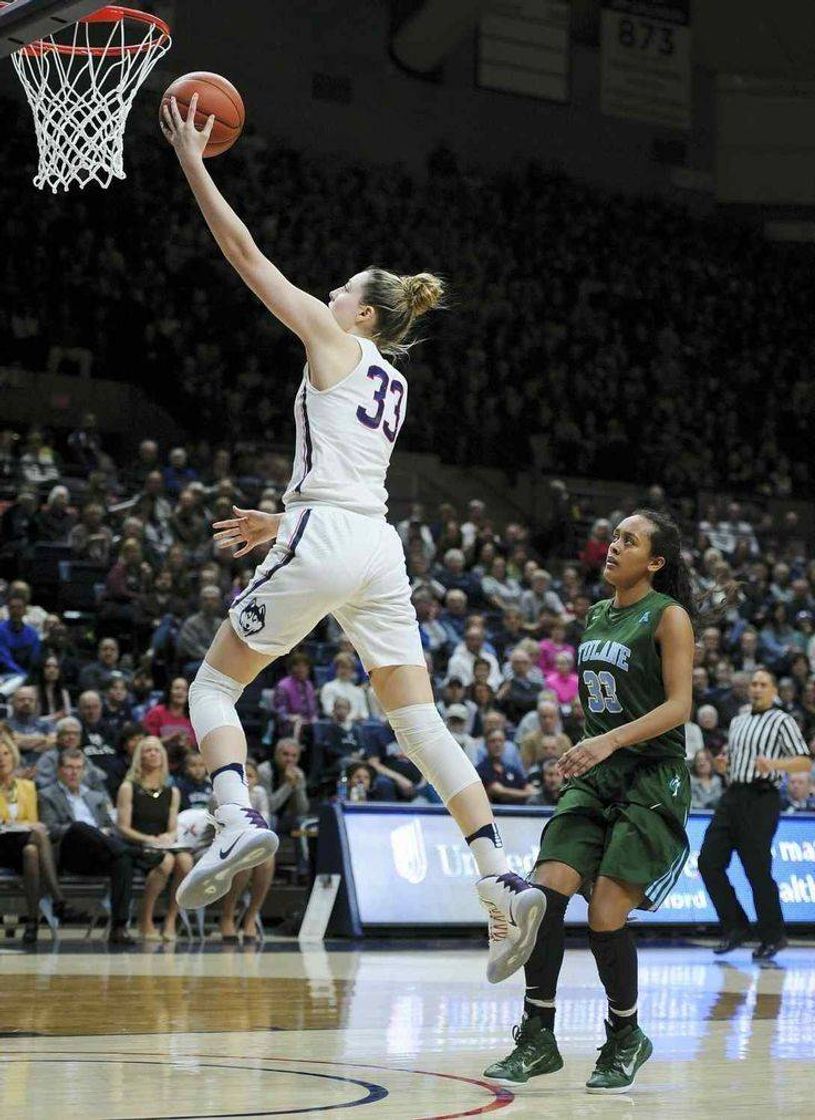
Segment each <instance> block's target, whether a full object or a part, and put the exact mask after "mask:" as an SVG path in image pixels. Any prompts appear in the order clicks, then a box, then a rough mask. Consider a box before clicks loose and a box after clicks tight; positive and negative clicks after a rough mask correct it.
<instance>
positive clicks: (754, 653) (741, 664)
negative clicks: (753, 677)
mask: <svg viewBox="0 0 815 1120" xmlns="http://www.w3.org/2000/svg"><path fill="white" fill-rule="evenodd" d="M733 661H734V664H735V666H736V668H737V669H741V670H743V671H744V672H745V673H753V672H755V670H756V669H757V668H758V667H759V665H760V664H761V659H760V655H759V649H758V632H757V631H756V630H755V629H754V628H753V627H752V626H746V627H745V628H744V630H742V632H741V634H740V635H739V648H738V649H737V650H736V652H735V654H734V656H733Z"/></svg>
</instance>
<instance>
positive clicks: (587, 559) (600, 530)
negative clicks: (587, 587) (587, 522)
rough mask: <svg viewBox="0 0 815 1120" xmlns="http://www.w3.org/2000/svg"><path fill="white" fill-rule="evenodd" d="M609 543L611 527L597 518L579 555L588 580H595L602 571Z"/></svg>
mask: <svg viewBox="0 0 815 1120" xmlns="http://www.w3.org/2000/svg"><path fill="white" fill-rule="evenodd" d="M610 543H611V525H610V524H609V522H608V521H607V520H606V519H605V518H604V517H599V518H598V519H597V520H596V521H595V522H594V525H593V526H592V530H591V536H590V537H589V539H588V540H587V541H586V545H585V547H584V549H583V551H582V552H581V553H580V563H581V566H582V568H583V571H584V572H585V573H586V575H587V576H588V577H589V578H592V579H596V578H597V577H598V576H599V575H600V574H601V573H602V571H603V568H604V567H605V563H606V556H607V555H608V546H609V544H610Z"/></svg>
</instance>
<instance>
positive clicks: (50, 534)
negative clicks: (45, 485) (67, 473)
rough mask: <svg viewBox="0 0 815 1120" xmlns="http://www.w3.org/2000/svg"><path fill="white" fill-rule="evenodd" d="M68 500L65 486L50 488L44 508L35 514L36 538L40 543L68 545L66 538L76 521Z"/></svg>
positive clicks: (68, 495)
mask: <svg viewBox="0 0 815 1120" xmlns="http://www.w3.org/2000/svg"><path fill="white" fill-rule="evenodd" d="M70 500H71V496H70V494H69V493H68V487H67V486H54V487H52V488H51V490H50V491H49V494H48V500H47V501H46V503H45V508H44V509H42V510H40V512H39V513H38V514H37V536H38V538H39V539H40V540H41V541H52V542H53V543H54V544H67V543H68V536H69V534H70V532H71V529H73V527H74V523H75V521H76V514H75V513H74V512H73V510H72V509H70V508H69V502H70Z"/></svg>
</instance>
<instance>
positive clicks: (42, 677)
mask: <svg viewBox="0 0 815 1120" xmlns="http://www.w3.org/2000/svg"><path fill="white" fill-rule="evenodd" d="M34 689H35V691H36V709H37V711H38V712H39V713H40V718H41V719H43V720H47V721H48V722H49V723H56V722H57V720H60V719H63V718H64V717H65V716H68V715H70V714H71V697H70V695H69V693H68V689H67V688H66V685H65V678H64V677H63V675H62V666H61V665H60V663H59V658H58V657H56V656H55V655H54V654H53V653H49V654H47V655H46V656H45V657H44V658H43V659H42V660H41V661H40V664H39V666H38V668H37V673H36V676H35V678H34Z"/></svg>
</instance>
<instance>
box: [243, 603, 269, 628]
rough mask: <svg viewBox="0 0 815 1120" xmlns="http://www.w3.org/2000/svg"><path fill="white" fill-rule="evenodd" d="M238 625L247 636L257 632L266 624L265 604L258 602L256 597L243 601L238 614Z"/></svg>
mask: <svg viewBox="0 0 815 1120" xmlns="http://www.w3.org/2000/svg"><path fill="white" fill-rule="evenodd" d="M238 625H239V626H240V628H241V630H243V632H244V634H246V636H247V637H250V636H251V635H252V634H257V633H258V631H259V630H262V629H263V627H264V626H265V625H266V604H265V603H259V602H258V601H257V599H250V600H249V602H248V603H244V605H243V606H242V607H241V613H240V614H239V615H238Z"/></svg>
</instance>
